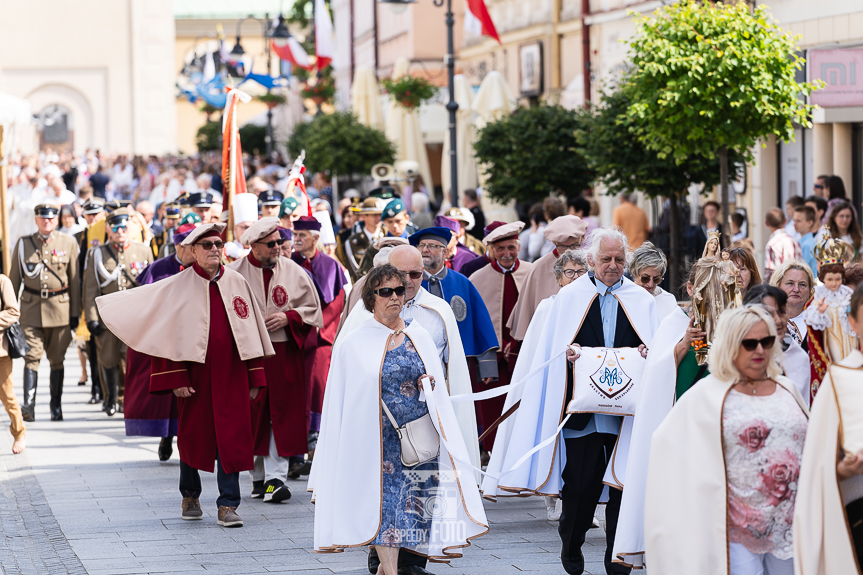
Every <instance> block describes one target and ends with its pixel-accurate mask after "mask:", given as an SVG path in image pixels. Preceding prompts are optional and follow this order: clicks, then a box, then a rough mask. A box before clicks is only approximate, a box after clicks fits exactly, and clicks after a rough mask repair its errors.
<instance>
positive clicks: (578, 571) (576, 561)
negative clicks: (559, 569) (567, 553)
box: [560, 549, 584, 575]
mask: <svg viewBox="0 0 863 575" xmlns="http://www.w3.org/2000/svg"><path fill="white" fill-rule="evenodd" d="M560 563H561V565H563V570H564V571H566V572H567V573H569V575H582V574H583V573H584V554H583V553H582V552H581V549H579V550H578V556H577V557H564V555H563V554H562V553H561V555H560Z"/></svg>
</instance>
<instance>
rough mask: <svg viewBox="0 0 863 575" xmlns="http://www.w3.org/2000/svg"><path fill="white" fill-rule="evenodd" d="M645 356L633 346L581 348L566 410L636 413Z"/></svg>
mask: <svg viewBox="0 0 863 575" xmlns="http://www.w3.org/2000/svg"><path fill="white" fill-rule="evenodd" d="M644 363H645V359H644V358H643V357H641V352H639V351H638V349H637V348H634V347H619V348H611V347H582V348H581V355H580V356H579V357H578V359H576V360H575V362H574V363H573V364H572V399H571V400H570V402H569V404H568V405H567V407H566V412H567V413H606V414H608V415H635V407H636V405H637V404H638V398H639V396H640V395H641V372H642V371H643V370H644Z"/></svg>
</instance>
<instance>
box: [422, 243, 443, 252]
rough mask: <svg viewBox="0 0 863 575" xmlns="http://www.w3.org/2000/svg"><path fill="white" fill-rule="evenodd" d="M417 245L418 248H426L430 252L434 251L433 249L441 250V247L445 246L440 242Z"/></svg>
mask: <svg viewBox="0 0 863 575" xmlns="http://www.w3.org/2000/svg"><path fill="white" fill-rule="evenodd" d="M417 247H418V248H419V249H420V250H428V251H430V252H431V251H435V250H442V249H444V248H445V247H446V246H442V245H440V244H419V245H418V246H417Z"/></svg>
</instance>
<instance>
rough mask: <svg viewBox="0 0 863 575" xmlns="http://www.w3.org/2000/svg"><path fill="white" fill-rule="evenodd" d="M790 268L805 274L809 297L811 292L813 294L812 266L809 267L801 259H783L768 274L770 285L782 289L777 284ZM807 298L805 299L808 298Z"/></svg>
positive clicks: (813, 277) (813, 278)
mask: <svg viewBox="0 0 863 575" xmlns="http://www.w3.org/2000/svg"><path fill="white" fill-rule="evenodd" d="M790 270H800V271H801V272H803V273H805V274H806V277H807V278H809V298H811V297H812V296H813V294H815V276H814V275H812V268H810V267H809V264H807V263H806V262H804V261H803V260H785V261H784V262H782V264H781V265H780V266H779V267H778V268H776V269H775V270H774V271H773V274H772V275H771V276H770V285H772V286H773V287H778V288H779V289H782V286H781V285H779V284H781V283H782V279H783V278H784V277H785V274H787V273H788V272H789V271H790ZM809 298H806V299H807V300H808V299H809Z"/></svg>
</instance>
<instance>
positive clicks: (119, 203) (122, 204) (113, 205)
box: [105, 200, 132, 212]
mask: <svg viewBox="0 0 863 575" xmlns="http://www.w3.org/2000/svg"><path fill="white" fill-rule="evenodd" d="M131 205H132V202H130V201H129V200H111V201H110V202H107V203H106V204H105V209H106V210H108V211H109V212H113V211H114V210H119V209H120V208H128V207H129V206H131Z"/></svg>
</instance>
